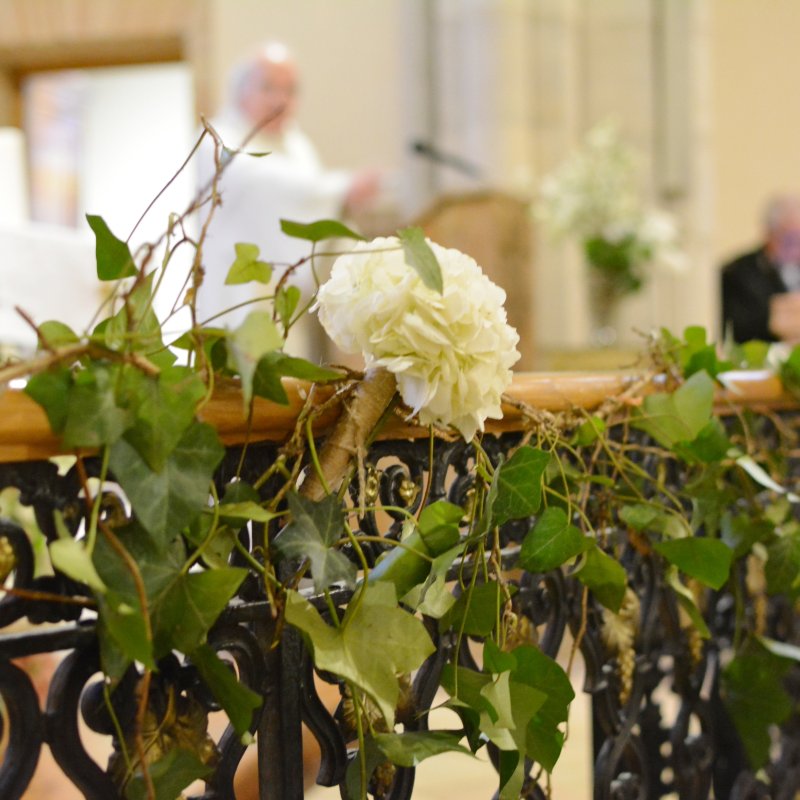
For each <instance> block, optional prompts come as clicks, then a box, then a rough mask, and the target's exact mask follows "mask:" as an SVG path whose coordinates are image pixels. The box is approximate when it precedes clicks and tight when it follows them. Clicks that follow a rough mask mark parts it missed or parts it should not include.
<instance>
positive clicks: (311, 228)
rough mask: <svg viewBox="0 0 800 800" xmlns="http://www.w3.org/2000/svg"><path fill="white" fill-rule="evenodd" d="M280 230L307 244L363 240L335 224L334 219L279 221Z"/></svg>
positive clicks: (340, 224) (349, 230)
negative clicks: (327, 240) (335, 240)
mask: <svg viewBox="0 0 800 800" xmlns="http://www.w3.org/2000/svg"><path fill="white" fill-rule="evenodd" d="M281 230H282V231H283V232H284V233H285V234H286V235H287V236H291V237H293V238H295V239H305V240H306V241H307V242H321V241H322V240H323V239H334V238H336V239H358V240H360V241H363V240H364V237H363V236H361V234H359V233H356V232H355V231H353V230H351V229H350V228H348V227H347V225H343V224H342V223H341V222H337V221H336V220H335V219H321V220H317V221H316V222H309V223H304V222H292V221H291V220H288V219H282V220H281Z"/></svg>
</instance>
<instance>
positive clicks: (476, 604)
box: [440, 581, 514, 636]
mask: <svg viewBox="0 0 800 800" xmlns="http://www.w3.org/2000/svg"><path fill="white" fill-rule="evenodd" d="M508 589H509V590H511V593H513V589H514V587H512V586H510V585H509V586H508ZM504 602H505V595H504V594H503V590H502V587H501V586H500V584H499V583H497V581H489V582H488V583H480V584H478V585H476V586H475V587H472V588H467V589H465V590H464V594H462V595H461V596H460V597H459V598H458V599H457V600H456V602H455V604H454V605H453V607H452V608H451V609H450V611H449V612H448V613H447V614H446V615H445V616H444V617H443V618H442V621H441V625H440V627H441V629H442V630H447V629H451V630H454V631H463V632H464V633H465V634H466V635H468V636H489V634H490V633H491V632H492V631H493V630H494V629H495V626H496V625H497V622H498V620H499V619H500V616H501V614H500V611H501V608H502V606H503V603H504Z"/></svg>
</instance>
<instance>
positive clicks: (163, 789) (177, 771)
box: [125, 747, 213, 800]
mask: <svg viewBox="0 0 800 800" xmlns="http://www.w3.org/2000/svg"><path fill="white" fill-rule="evenodd" d="M147 771H148V773H149V775H150V780H151V781H152V782H153V788H154V789H155V800H175V798H176V797H178V796H180V795H181V791H182V790H183V789H185V788H186V787H187V786H188V785H189V784H190V783H192V781H195V780H198V779H199V778H205V777H207V776H208V775H210V774H211V773H212V772H213V769H212V768H211V767H209V766H207V765H205V764H203V762H202V761H201V760H200V759H199V758H198V757H197V755H196V754H195V753H192V752H190V751H189V750H185V749H183V748H182V747H173V748H172V749H171V750H168V751H167V752H166V753H165V754H164V755H163V756H161V758H159V759H158V760H157V761H155V762H153V763H152V764H150V765H149V766H148V769H147ZM147 796H148V795H147V785H146V783H145V780H144V777H143V776H142V774H141V771H140V770H137V772H136V774H134V776H133V777H132V778H131V780H130V782H129V783H128V785H127V786H126V787H125V797H126V798H127V800H145V799H146V798H147Z"/></svg>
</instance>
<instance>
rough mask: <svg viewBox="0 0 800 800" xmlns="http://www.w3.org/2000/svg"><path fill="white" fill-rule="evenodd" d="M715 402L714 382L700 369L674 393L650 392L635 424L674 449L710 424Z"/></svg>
mask: <svg viewBox="0 0 800 800" xmlns="http://www.w3.org/2000/svg"><path fill="white" fill-rule="evenodd" d="M713 402H714V382H713V381H712V380H711V378H709V376H708V374H707V373H705V372H696V373H695V374H694V375H692V377H691V378H689V380H687V381H686V383H684V384H683V385H682V386H680V387H679V388H678V389H676V390H675V391H674V392H672V393H666V392H660V393H657V394H652V395H649V396H648V397H645V398H644V401H643V402H642V410H641V411H640V412H638V413H637V415H636V416H635V417H634V419H633V420H632V422H631V424H632V425H633V426H634V427H636V428H639V429H641V430H643V431H644V432H645V433H647V434H648V435H650V436H652V437H653V439H655V440H656V441H657V442H658V443H659V444H660V445H662V446H663V447H667V448H670V449H672V448H673V447H674V446H675V445H676V444H677V443H678V442H691V441H693V440H694V439H695V437H696V436H697V435H698V434H699V433H700V431H701V430H703V428H704V427H705V426H706V425H707V424H708V422H709V421H710V419H711V411H712V407H713Z"/></svg>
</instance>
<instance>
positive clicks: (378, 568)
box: [367, 521, 431, 597]
mask: <svg viewBox="0 0 800 800" xmlns="http://www.w3.org/2000/svg"><path fill="white" fill-rule="evenodd" d="M400 541H401V542H402V545H398V546H396V547H393V548H392V549H391V550H389V551H387V552H386V553H384V554H382V555H381V557H380V558H379V559H378V560H377V562H376V563H375V566H374V567H373V568H372V569H371V570H370V572H369V577H368V579H367V580H368V582H369V583H377V582H380V581H385V582H388V583H391V584H392V585H393V586H394V588H395V591H396V593H397V596H398V597H405V596H406V595H407V594H408V593H409V592H410V591H411V590H412V589H413V588H414V587H415V586H418V585H420V584H422V583H425V582H426V581H427V579H428V577H429V575H430V572H431V555H430V552H429V551H428V548H427V547H426V546H425V542H424V541H423V539H422V534H421V533H420V532H419V529H418V528H417V527H416V526H415V525H414V523H413V521H409V522H407V523H405V524H404V525H403V535H402V537H401V539H400Z"/></svg>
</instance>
